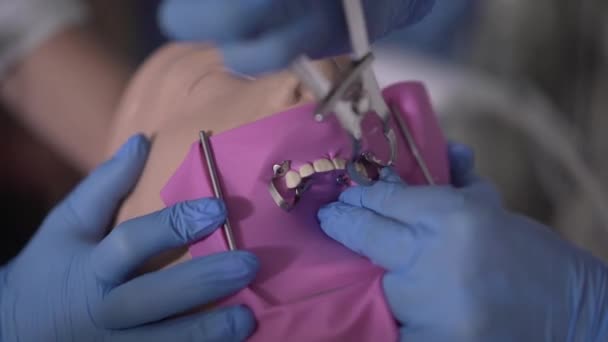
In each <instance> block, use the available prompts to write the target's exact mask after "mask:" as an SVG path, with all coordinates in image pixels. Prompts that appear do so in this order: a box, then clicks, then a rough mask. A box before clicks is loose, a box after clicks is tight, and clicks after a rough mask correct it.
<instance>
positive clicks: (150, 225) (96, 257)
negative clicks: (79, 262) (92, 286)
mask: <svg viewBox="0 0 608 342" xmlns="http://www.w3.org/2000/svg"><path fill="white" fill-rule="evenodd" d="M225 219H226V207H225V205H224V204H223V203H222V202H221V201H219V200H216V199H202V200H195V201H189V202H183V203H179V204H177V205H174V206H172V207H170V208H166V209H163V210H161V211H158V212H156V213H153V214H149V215H146V216H143V217H139V218H136V219H132V220H129V221H126V222H123V223H121V224H120V225H118V227H116V228H115V229H114V230H113V231H112V233H111V234H110V235H109V236H108V237H106V238H105V239H104V240H103V241H102V242H101V243H100V244H99V245H98V246H97V248H95V249H94V250H93V252H92V256H91V267H93V271H94V272H95V274H96V275H97V277H98V278H99V279H100V280H102V281H105V282H107V283H108V284H118V283H121V282H122V281H123V280H124V279H125V278H126V277H128V276H129V275H130V274H131V273H132V272H133V271H134V270H135V269H136V268H137V267H138V266H141V264H142V263H143V262H145V261H146V260H148V259H149V258H151V257H152V256H155V255H157V254H160V253H162V252H165V251H166V250H168V249H171V248H175V247H180V246H184V245H186V244H189V243H193V242H196V241H197V240H200V239H202V238H203V237H205V236H207V235H209V234H211V233H212V232H213V231H214V230H215V229H216V228H217V227H219V226H220V225H221V224H222V222H223V221H224V220H225Z"/></svg>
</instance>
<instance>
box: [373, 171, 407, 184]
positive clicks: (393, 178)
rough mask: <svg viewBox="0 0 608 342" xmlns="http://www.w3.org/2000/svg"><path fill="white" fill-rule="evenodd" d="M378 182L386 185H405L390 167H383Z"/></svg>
mask: <svg viewBox="0 0 608 342" xmlns="http://www.w3.org/2000/svg"><path fill="white" fill-rule="evenodd" d="M380 180H381V181H383V182H387V183H394V184H401V185H407V184H406V183H405V181H404V180H403V179H401V177H400V176H399V174H397V172H395V170H394V169H393V168H392V167H385V168H383V169H382V170H380Z"/></svg>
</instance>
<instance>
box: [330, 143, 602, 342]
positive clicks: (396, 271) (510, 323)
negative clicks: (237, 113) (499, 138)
mask: <svg viewBox="0 0 608 342" xmlns="http://www.w3.org/2000/svg"><path fill="white" fill-rule="evenodd" d="M450 150H451V153H450V154H451V159H452V168H453V177H454V178H453V180H454V185H455V186H454V187H450V186H446V187H411V186H408V185H406V184H404V183H403V182H402V181H401V180H400V179H399V178H398V177H397V176H395V175H394V174H391V173H390V172H385V173H384V175H383V177H384V180H383V181H381V182H378V183H377V184H375V185H374V186H372V187H368V188H366V187H357V188H353V189H351V190H348V191H346V192H344V193H343V195H342V197H341V198H340V202H338V203H335V204H331V205H329V206H328V207H327V208H324V209H322V210H321V211H320V212H319V218H320V221H321V225H322V227H323V230H324V231H325V232H326V233H327V234H328V235H329V236H331V237H332V238H334V239H336V240H337V241H339V242H341V243H343V244H345V245H346V246H348V247H349V248H351V249H352V250H353V251H355V252H358V253H360V254H362V255H364V256H367V257H369V258H370V259H371V260H372V261H373V262H375V263H376V264H378V265H380V266H381V267H383V268H385V269H386V270H387V273H386V275H385V277H384V279H383V287H384V291H385V293H386V298H387V300H388V303H389V305H390V308H391V309H392V312H393V313H394V315H395V317H396V319H397V320H398V321H399V323H401V325H402V328H401V337H402V340H403V341H408V342H416V341H425V342H429V341H536V342H538V341H607V340H608V298H607V295H608V269H607V268H606V266H605V265H603V264H602V263H601V262H600V261H599V260H597V259H595V258H594V257H592V256H591V255H589V254H588V253H586V252H584V251H582V250H579V249H577V248H576V247H574V246H572V245H570V244H569V243H568V242H566V241H564V240H562V239H561V238H560V237H558V236H557V235H556V234H554V233H553V232H552V231H551V230H550V229H549V228H547V227H545V226H543V225H541V224H539V223H536V222H533V221H531V220H529V219H527V218H524V217H521V216H518V215H516V214H513V213H510V212H508V211H507V210H506V209H505V208H504V207H503V206H502V204H501V201H500V198H499V195H498V194H497V192H496V191H495V190H494V189H493V187H492V185H491V184H490V183H488V182H486V181H483V180H481V179H479V178H478V177H477V176H476V175H475V173H474V172H473V171H472V165H473V162H472V154H471V152H470V151H468V150H467V149H466V148H464V147H462V146H452V147H451V148H450Z"/></svg>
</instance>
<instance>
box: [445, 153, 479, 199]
mask: <svg viewBox="0 0 608 342" xmlns="http://www.w3.org/2000/svg"><path fill="white" fill-rule="evenodd" d="M448 158H449V161H450V175H451V178H452V185H453V186H455V187H457V188H461V187H465V186H467V185H468V184H470V183H472V182H473V181H475V180H476V179H477V175H476V173H475V154H474V153H473V150H472V149H471V148H470V147H468V146H466V145H463V144H458V143H450V144H448Z"/></svg>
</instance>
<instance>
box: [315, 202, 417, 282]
mask: <svg viewBox="0 0 608 342" xmlns="http://www.w3.org/2000/svg"><path fill="white" fill-rule="evenodd" d="M318 217H319V221H320V224H321V228H322V229H323V231H324V232H325V233H326V234H327V235H329V236H330V237H331V238H332V239H334V240H336V241H338V242H340V243H341V244H343V245H344V246H346V247H348V248H349V249H351V250H352V251H354V252H356V253H359V254H361V255H363V256H366V257H367V258H369V259H370V260H371V261H372V262H374V263H375V264H377V265H380V266H381V267H383V268H385V269H388V270H396V269H400V268H403V267H406V266H407V264H408V263H409V260H407V256H408V255H412V253H415V251H416V250H417V248H418V247H419V245H420V244H417V243H416V242H417V241H419V239H421V238H423V237H424V230H423V229H422V228H421V227H413V226H409V225H407V224H403V223H399V222H396V221H394V220H390V219H387V218H386V217H382V216H380V215H377V214H376V213H374V212H372V211H370V210H367V209H364V208H360V207H354V206H351V205H347V204H343V203H333V204H330V205H328V206H326V207H325V208H322V209H321V210H320V211H319V214H318Z"/></svg>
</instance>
